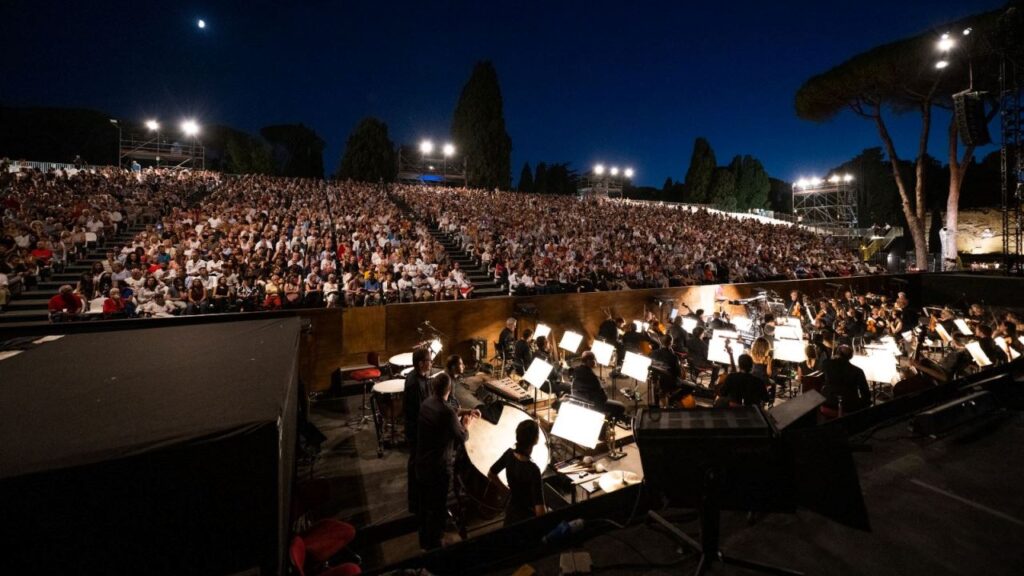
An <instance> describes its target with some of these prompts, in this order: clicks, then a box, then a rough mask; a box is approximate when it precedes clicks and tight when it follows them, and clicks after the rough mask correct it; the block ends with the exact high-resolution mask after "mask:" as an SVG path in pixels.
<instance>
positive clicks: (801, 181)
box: [796, 178, 808, 188]
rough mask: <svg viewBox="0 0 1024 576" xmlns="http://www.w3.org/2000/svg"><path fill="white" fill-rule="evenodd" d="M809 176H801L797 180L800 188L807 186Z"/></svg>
mask: <svg viewBox="0 0 1024 576" xmlns="http://www.w3.org/2000/svg"><path fill="white" fill-rule="evenodd" d="M807 184H808V183H807V178H801V179H799V180H797V181H796V185H797V186H798V187H800V188H807Z"/></svg>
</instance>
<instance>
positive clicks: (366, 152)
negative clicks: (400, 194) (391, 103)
mask: <svg viewBox="0 0 1024 576" xmlns="http://www.w3.org/2000/svg"><path fill="white" fill-rule="evenodd" d="M338 177H339V178H343V179H345V178H351V179H353V180H359V181H362V182H377V181H379V180H384V181H387V182H390V181H391V180H393V179H394V177H395V146H394V144H393V143H392V142H391V139H390V138H388V125H387V124H385V123H384V122H381V121H380V120H378V119H376V118H363V119H362V120H360V121H359V124H357V125H356V127H355V128H354V129H353V130H352V133H351V134H350V135H349V137H348V141H346V143H345V153H344V154H343V155H342V157H341V165H340V166H339V167H338Z"/></svg>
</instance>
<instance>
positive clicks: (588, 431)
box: [551, 400, 604, 450]
mask: <svg viewBox="0 0 1024 576" xmlns="http://www.w3.org/2000/svg"><path fill="white" fill-rule="evenodd" d="M603 426H604V414H602V413H601V412H597V411H595V410H591V409H590V408H587V407H585V406H582V405H580V404H577V403H574V402H570V401H568V400H567V401H564V402H562V405H561V406H560V407H559V408H558V416H557V417H556V418H555V423H554V425H552V426H551V435H552V436H558V437H559V438H562V439H563V440H568V441H569V442H572V443H573V444H576V445H579V446H582V447H584V448H587V449H589V450H593V449H594V448H596V447H597V442H598V440H600V439H601V428H602V427H603Z"/></svg>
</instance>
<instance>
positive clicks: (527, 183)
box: [516, 162, 533, 192]
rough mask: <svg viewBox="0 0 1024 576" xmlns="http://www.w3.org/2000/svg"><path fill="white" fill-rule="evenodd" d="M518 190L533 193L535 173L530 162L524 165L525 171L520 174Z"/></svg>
mask: <svg viewBox="0 0 1024 576" xmlns="http://www.w3.org/2000/svg"><path fill="white" fill-rule="evenodd" d="M516 189H517V190H519V191H520V192H533V171H532V170H530V163H529V162H524V163H523V169H522V171H520V172H519V185H518V187H517V188H516Z"/></svg>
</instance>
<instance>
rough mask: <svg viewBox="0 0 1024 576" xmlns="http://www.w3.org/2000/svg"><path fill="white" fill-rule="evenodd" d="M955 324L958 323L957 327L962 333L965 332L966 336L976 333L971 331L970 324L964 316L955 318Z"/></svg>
mask: <svg viewBox="0 0 1024 576" xmlns="http://www.w3.org/2000/svg"><path fill="white" fill-rule="evenodd" d="M953 324H956V329H957V330H959V331H960V333H961V334H963V335H964V336H970V335H972V334H974V332H971V328H970V326H968V325H967V322H965V321H964V319H963V318H957V319H956V320H953Z"/></svg>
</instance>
